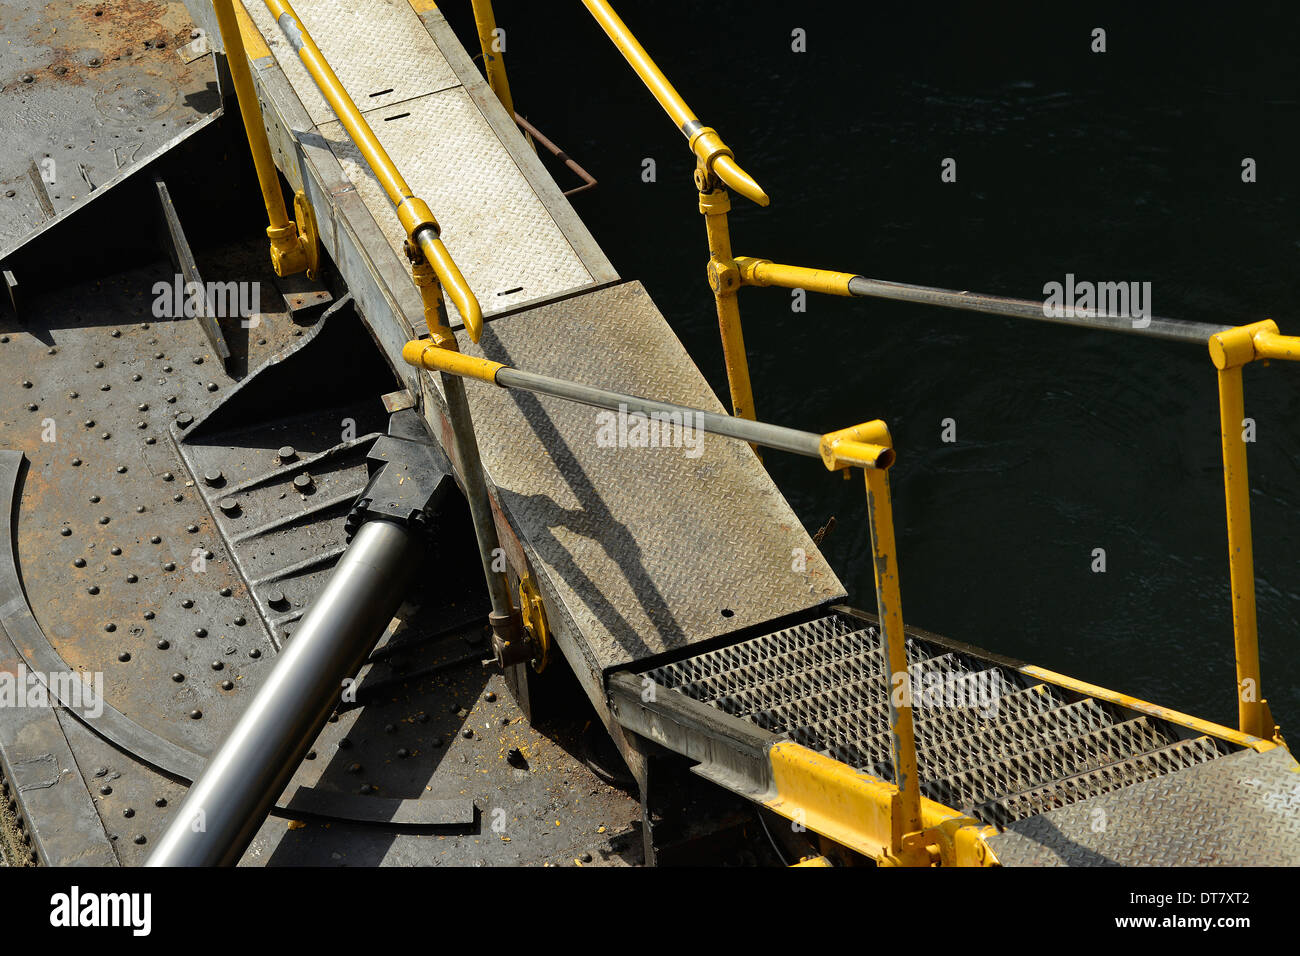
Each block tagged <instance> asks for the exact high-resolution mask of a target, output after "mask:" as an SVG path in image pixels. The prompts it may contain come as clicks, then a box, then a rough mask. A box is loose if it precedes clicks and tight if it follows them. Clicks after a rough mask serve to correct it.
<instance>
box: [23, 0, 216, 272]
mask: <svg viewBox="0 0 1300 956" xmlns="http://www.w3.org/2000/svg"><path fill="white" fill-rule="evenodd" d="M0 32H3V34H4V37H5V41H6V42H5V43H4V44H3V45H0V260H3V259H4V258H5V257H6V256H8V255H9V253H11V252H12V251H13V250H15V249H16V248H18V246H20V245H22V244H23V243H24V242H26V241H27V240H28V239H30V238H32V237H33V236H35V235H37V234H39V233H41V232H43V231H44V230H46V229H48V228H49V227H50V226H52V225H53V224H55V223H56V222H58V221H61V220H62V219H63V218H64V217H65V216H66V215H67V214H68V213H70V212H72V211H74V210H76V209H78V208H80V207H81V206H83V205H84V204H85V203H86V202H88V201H89V200H90V199H92V198H94V197H95V196H98V195H101V194H102V193H103V192H104V191H105V190H107V189H108V188H109V187H112V186H115V185H116V184H118V183H119V182H121V181H122V180H124V179H125V178H126V177H127V176H128V175H130V174H131V173H133V172H135V171H136V170H138V169H140V168H142V167H143V166H144V165H145V164H146V163H148V162H149V161H150V160H152V159H153V158H155V157H156V156H158V155H161V154H162V153H163V152H165V151H166V150H167V149H168V148H169V147H170V146H171V145H174V144H175V143H177V142H179V141H180V140H183V139H185V138H186V137H188V136H189V135H191V134H192V133H194V132H196V131H198V130H199V129H201V128H203V127H204V126H206V125H207V124H208V123H210V122H211V121H212V120H213V119H215V118H216V117H217V116H219V115H220V109H221V101H220V95H219V93H218V88H217V87H218V84H217V73H216V68H215V64H214V60H213V57H212V55H211V54H209V53H206V52H200V51H201V50H203V49H204V48H203V47H202V43H203V40H204V39H205V38H204V37H197V38H196V36H195V34H196V33H197V32H198V31H197V30H196V28H195V25H194V24H193V23H192V22H191V20H190V17H189V15H188V14H187V13H186V10H185V7H184V5H183V4H182V3H180V2H164V0H123V2H117V0H113V2H105V0H101V2H89V3H88V2H84V0H83V2H75V0H54V2H44V0H35V2H32V0H3V2H0ZM196 39H197V40H198V43H199V46H197V47H196V46H194V45H193V44H194V43H195V41H196Z"/></svg>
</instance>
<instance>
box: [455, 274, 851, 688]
mask: <svg viewBox="0 0 1300 956" xmlns="http://www.w3.org/2000/svg"><path fill="white" fill-rule="evenodd" d="M555 343H572V345H571V347H569V348H557V347H555ZM460 347H461V350H462V351H464V352H466V353H468V354H472V355H481V356H485V357H487V358H490V359H492V360H494V361H498V362H505V363H507V364H518V365H519V366H520V367H522V368H526V369H528V370H529V371H532V372H537V373H540V374H543V375H556V376H562V377H564V378H569V379H572V380H574V381H578V382H583V383H586V384H589V385H596V386H600V387H603V388H610V389H617V390H619V391H622V392H629V393H631V394H633V395H653V396H655V397H657V398H660V399H662V400H664V401H669V402H677V403H680V404H683V405H690V406H694V407H696V408H702V409H706V410H708V411H714V412H723V408H722V406H721V404H719V402H718V399H717V398H716V397H715V396H714V394H713V392H712V391H711V390H710V389H709V386H708V383H706V382H705V381H704V377H703V376H702V375H701V374H700V372H699V370H698V369H697V368H696V367H695V364H694V363H693V362H692V361H691V359H690V356H689V355H687V353H686V350H685V348H683V346H682V344H681V342H680V341H678V339H677V336H675V335H674V334H673V332H672V329H670V328H669V327H668V323H667V322H666V321H664V318H663V316H662V315H660V314H659V311H658V309H656V308H655V306H654V303H653V302H652V301H651V300H650V297H649V296H648V295H647V294H646V292H645V290H644V289H643V288H642V287H641V285H640V283H636V282H628V283H624V284H621V285H617V286H612V287H609V288H605V289H600V290H597V291H595V292H589V293H586V294H585V295H582V296H578V297H576V298H572V299H566V300H564V301H562V302H557V303H555V304H553V305H546V306H541V307H539V308H534V309H530V310H528V311H526V312H522V313H519V314H516V315H509V316H505V317H502V318H499V319H496V320H494V321H492V322H490V323H488V324H487V325H486V326H485V327H484V330H483V338H482V340H481V341H480V342H479V344H478V345H474V344H473V343H471V342H470V341H469V337H468V336H467V335H465V334H464V333H461V334H460ZM468 394H469V399H470V404H471V408H472V411H473V415H474V422H475V428H476V430H477V432H478V438H479V445H480V448H481V451H482V456H483V464H484V467H485V468H486V470H487V473H488V475H489V477H490V478H491V480H492V481H493V482H494V483H495V484H496V486H497V494H498V500H499V501H500V503H501V506H502V510H503V511H504V512H505V514H506V515H507V516H508V520H509V521H510V524H511V528H512V530H514V532H515V533H516V534H517V535H518V536H519V537H520V538H521V539H522V540H523V541H525V542H526V543H527V544H528V545H529V546H530V548H531V550H532V552H533V558H534V563H535V566H538V567H539V568H540V570H541V571H542V573H543V574H544V575H545V577H546V579H547V581H548V582H549V584H550V586H551V587H552V588H553V589H554V593H555V594H556V596H557V597H558V598H559V601H560V603H561V604H562V605H563V606H564V607H565V608H567V610H568V612H569V614H570V615H571V616H572V618H573V620H574V621H575V622H576V624H577V626H578V628H579V629H580V630H581V632H582V634H583V638H584V644H585V645H586V650H587V653H588V654H589V655H590V656H589V663H590V664H591V665H592V667H593V669H594V670H596V671H598V672H599V671H605V670H608V669H610V668H613V667H618V666H622V665H625V664H627V663H629V662H631V661H633V660H639V659H643V658H646V657H650V656H652V655H655V654H660V653H663V652H665V651H670V650H675V649H678V648H681V647H683V646H685V645H687V644H692V643H696V642H698V641H702V640H705V639H707V638H711V637H715V636H718V635H722V634H729V633H733V632H735V631H738V630H740V629H741V628H744V627H751V626H755V625H762V624H764V623H766V622H768V621H772V620H775V619H778V618H780V617H783V616H786V615H790V614H794V613H796V612H799V611H804V610H807V609H809V608H814V607H818V606H820V605H822V604H825V603H827V602H828V601H833V600H837V599H838V598H839V597H840V596H841V595H842V594H843V593H844V589H843V587H842V586H841V585H840V582H839V580H838V579H837V578H836V577H835V573H834V572H833V571H832V570H831V569H830V567H829V566H828V565H827V564H826V561H825V559H824V558H823V557H822V556H821V554H820V552H819V551H818V550H817V547H816V545H814V544H813V542H812V540H811V539H810V538H809V537H808V535H807V533H806V532H805V531H804V529H803V527H802V526H801V525H800V524H799V520H798V518H796V517H795V515H794V512H792V511H791V510H790V506H789V505H788V504H787V503H786V501H785V499H784V498H783V497H782V496H781V493H780V492H779V491H778V490H777V487H776V485H775V484H773V482H772V479H771V478H769V477H768V475H767V473H766V472H765V471H764V470H763V468H762V466H761V465H760V464H759V461H758V459H757V457H756V456H755V455H754V453H753V452H752V451H751V450H750V448H749V446H748V445H746V444H744V443H743V442H737V441H732V440H731V439H727V438H716V437H714V436H712V435H701V436H700V438H701V439H702V442H701V444H700V446H699V449H698V450H699V454H698V456H696V457H691V456H690V454H688V452H690V453H691V454H693V452H692V451H691V449H688V448H685V447H658V448H634V447H602V443H601V441H599V440H598V430H599V428H600V425H601V421H602V419H601V418H599V417H598V415H599V414H600V413H599V412H598V411H597V409H594V408H589V407H587V406H585V405H578V404H575V403H573V402H567V401H564V400H562V399H555V398H550V397H547V396H540V395H533V394H531V393H526V392H515V391H509V392H508V391H506V390H504V389H494V388H483V387H475V386H471V387H470V388H469V389H468ZM610 414H612V413H610ZM796 548H801V549H803V552H804V553H805V554H806V555H807V570H806V571H805V572H801V573H800V572H794V571H791V570H790V565H791V559H790V555H791V553H792V551H793V549H796Z"/></svg>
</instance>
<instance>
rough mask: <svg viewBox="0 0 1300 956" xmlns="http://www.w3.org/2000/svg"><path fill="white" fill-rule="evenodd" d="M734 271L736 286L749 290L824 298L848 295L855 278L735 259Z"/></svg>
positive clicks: (829, 272)
mask: <svg viewBox="0 0 1300 956" xmlns="http://www.w3.org/2000/svg"><path fill="white" fill-rule="evenodd" d="M735 262H736V268H737V269H739V270H740V284H741V285H753V286H771V285H774V286H780V287H781V288H783V289H805V290H807V291H808V292H820V293H823V294H825V295H852V294H853V293H851V292H850V291H849V280H851V279H854V278H857V277H856V275H855V274H853V273H851V272H832V271H830V270H829V269H810V268H808V267H806V266H783V265H780V264H778V263H775V262H772V261H771V260H769V259H754V258H751V257H749V256H737V257H736V260H735Z"/></svg>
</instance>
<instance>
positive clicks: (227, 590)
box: [220, 588, 230, 597]
mask: <svg viewBox="0 0 1300 956" xmlns="http://www.w3.org/2000/svg"><path fill="white" fill-rule="evenodd" d="M220 593H221V596H222V597H230V588H222V589H221V592H220Z"/></svg>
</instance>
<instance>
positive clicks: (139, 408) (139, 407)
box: [135, 402, 149, 412]
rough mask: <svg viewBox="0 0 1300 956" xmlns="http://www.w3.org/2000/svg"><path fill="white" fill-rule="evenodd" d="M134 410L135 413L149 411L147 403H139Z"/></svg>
mask: <svg viewBox="0 0 1300 956" xmlns="http://www.w3.org/2000/svg"><path fill="white" fill-rule="evenodd" d="M135 410H136V411H137V412H147V411H149V403H148V402H141V403H140V404H139V405H137V406H136V407H135Z"/></svg>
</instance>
